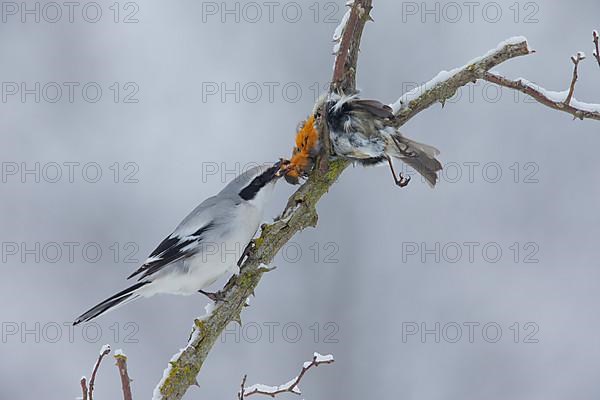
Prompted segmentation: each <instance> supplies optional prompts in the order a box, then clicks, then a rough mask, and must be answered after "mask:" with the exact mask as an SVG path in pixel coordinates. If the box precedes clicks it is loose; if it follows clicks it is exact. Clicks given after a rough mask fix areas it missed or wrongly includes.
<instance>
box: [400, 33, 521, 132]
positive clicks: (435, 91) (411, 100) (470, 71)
mask: <svg viewBox="0 0 600 400" xmlns="http://www.w3.org/2000/svg"><path fill="white" fill-rule="evenodd" d="M531 53H533V51H532V50H530V49H529V47H528V45H527V40H526V39H525V38H523V37H516V38H512V39H509V40H507V41H505V42H502V43H500V44H499V45H498V47H496V48H495V49H494V50H491V51H489V52H488V53H487V54H486V55H484V56H482V57H478V58H476V59H475V60H473V61H471V62H470V63H468V64H467V65H465V66H463V67H460V68H456V69H454V70H452V71H449V72H447V71H443V72H440V73H439V74H438V76H436V77H435V78H433V79H432V80H430V81H429V82H427V83H426V84H424V85H422V86H420V87H418V88H415V89H413V90H411V91H410V92H408V93H405V94H404V95H402V97H400V98H399V99H398V100H397V101H396V102H395V103H394V104H391V105H390V106H391V107H392V109H393V110H394V113H395V114H396V116H397V117H396V120H397V126H402V125H404V124H405V123H406V122H407V121H408V120H409V119H411V118H413V117H414V116H415V115H417V114H418V113H420V112H421V111H423V110H425V109H427V108H429V107H431V106H432V105H434V104H436V103H438V102H440V103H442V105H443V104H444V102H445V101H446V100H447V99H449V98H451V97H452V96H454V94H455V93H456V91H457V90H458V89H459V88H460V87H462V86H465V85H467V84H468V83H471V82H475V81H476V80H477V79H481V78H483V77H484V75H485V73H486V72H487V71H489V70H490V69H492V68H494V67H495V66H497V65H499V64H501V63H503V62H504V61H507V60H509V59H511V58H515V57H519V56H525V55H528V54H531Z"/></svg>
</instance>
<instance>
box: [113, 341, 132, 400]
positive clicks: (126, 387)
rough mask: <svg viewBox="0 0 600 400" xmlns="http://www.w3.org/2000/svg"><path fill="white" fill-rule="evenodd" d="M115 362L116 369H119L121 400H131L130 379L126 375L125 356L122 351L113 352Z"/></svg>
mask: <svg viewBox="0 0 600 400" xmlns="http://www.w3.org/2000/svg"><path fill="white" fill-rule="evenodd" d="M114 357H115V360H116V361H117V364H116V365H117V368H118V369H119V376H120V377H121V388H122V389H123V400H132V397H131V379H129V374H128V373H127V356H126V355H125V354H123V352H122V351H120V350H117V351H116V352H115V355H114Z"/></svg>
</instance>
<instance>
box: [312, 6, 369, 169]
mask: <svg viewBox="0 0 600 400" xmlns="http://www.w3.org/2000/svg"><path fill="white" fill-rule="evenodd" d="M371 3H372V0H354V1H353V2H352V6H351V8H350V10H348V11H347V13H346V15H344V18H343V19H342V22H341V24H340V26H338V28H337V29H336V31H338V30H339V31H340V37H339V38H336V37H335V35H334V41H339V43H338V44H337V45H336V48H337V50H336V51H335V62H334V67H333V76H332V78H331V84H330V85H329V91H330V92H337V93H351V92H354V91H355V90H356V64H357V62H358V52H359V50H360V41H361V38H362V33H363V30H364V27H365V24H366V23H367V21H369V20H371V16H370V12H371V9H372V8H373V7H372V5H371ZM321 115H325V110H322V113H321ZM317 128H318V130H319V140H320V142H321V148H320V150H319V155H318V157H317V166H318V168H317V169H318V170H319V172H320V173H322V174H323V173H325V171H327V170H328V169H329V155H330V154H331V143H330V140H329V130H328V129H327V124H324V123H320V124H319V126H318V127H317Z"/></svg>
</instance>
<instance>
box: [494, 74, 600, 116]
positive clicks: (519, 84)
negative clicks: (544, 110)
mask: <svg viewBox="0 0 600 400" xmlns="http://www.w3.org/2000/svg"><path fill="white" fill-rule="evenodd" d="M483 79H485V80H486V81H488V82H491V83H495V84H496V85H499V86H504V87H507V88H510V89H514V90H518V91H520V92H523V93H525V94H527V95H529V96H531V97H533V98H534V99H535V100H537V101H538V102H540V103H541V104H543V105H545V106H547V107H550V108H552V109H554V110H558V111H563V112H566V113H569V114H571V115H572V116H573V118H579V119H585V118H588V119H595V120H600V105H597V104H596V105H595V104H585V103H579V102H575V101H574V100H571V103H572V104H565V102H564V101H562V100H561V99H560V98H558V96H550V93H549V92H548V91H546V90H545V89H543V88H541V87H539V86H537V85H534V84H533V83H531V82H528V81H526V80H524V79H519V80H517V81H513V80H510V79H507V78H505V77H503V76H500V75H496V74H493V73H491V72H487V73H486V74H485V75H484V77H483ZM557 94H559V93H554V95H557ZM563 96H564V95H563ZM574 104H575V105H574Z"/></svg>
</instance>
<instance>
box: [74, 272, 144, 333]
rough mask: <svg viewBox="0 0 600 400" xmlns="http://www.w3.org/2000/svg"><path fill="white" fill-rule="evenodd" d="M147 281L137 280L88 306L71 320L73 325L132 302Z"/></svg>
mask: <svg viewBox="0 0 600 400" xmlns="http://www.w3.org/2000/svg"><path fill="white" fill-rule="evenodd" d="M149 283H150V282H138V283H136V284H135V285H133V286H130V287H128V288H127V289H125V290H123V291H121V292H119V293H117V294H115V295H114V296H111V297H109V298H108V299H106V300H104V301H103V302H102V303H100V304H98V305H96V306H94V307H92V308H90V309H89V310H87V311H86V312H84V313H83V314H81V315H80V316H79V317H77V319H76V320H75V322H73V325H77V324H80V323H82V322H88V321H91V320H92V319H94V318H96V317H97V316H99V315H101V314H104V313H105V312H107V311H109V310H114V309H115V308H117V307H120V306H122V305H124V304H127V303H129V302H132V301H133V300H135V299H137V298H138V297H140V295H139V294H138V293H137V291H138V290H139V289H140V288H141V287H143V286H146V285H147V284H149Z"/></svg>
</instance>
